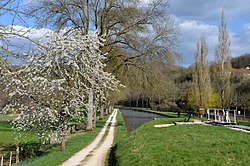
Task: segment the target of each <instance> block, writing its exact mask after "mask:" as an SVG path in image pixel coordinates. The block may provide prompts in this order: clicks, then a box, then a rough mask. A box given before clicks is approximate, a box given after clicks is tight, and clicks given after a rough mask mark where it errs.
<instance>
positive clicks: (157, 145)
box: [116, 118, 250, 166]
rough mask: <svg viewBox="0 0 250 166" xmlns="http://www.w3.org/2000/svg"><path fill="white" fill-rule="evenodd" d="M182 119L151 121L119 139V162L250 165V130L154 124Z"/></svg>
mask: <svg viewBox="0 0 250 166" xmlns="http://www.w3.org/2000/svg"><path fill="white" fill-rule="evenodd" d="M181 119H182V118H181ZM181 119H160V120H155V121H152V122H150V123H147V124H144V125H143V126H141V127H140V128H138V129H136V130H135V131H133V132H132V133H131V134H129V135H128V137H127V138H125V139H122V140H120V142H119V146H118V147H117V153H116V156H117V159H118V163H119V165H120V166H127V165H135V166H137V165H138V166H140V165H143V166H144V165H148V166H151V165H159V166H166V165H171V166H172V165H199V166H200V165H204V166H205V165H250V150H249V149H250V141H249V140H250V134H249V133H243V132H239V131H234V130H231V129H227V128H224V127H219V126H205V125H178V126H170V127H165V128H154V127H153V125H154V124H162V123H173V122H174V121H179V120H181Z"/></svg>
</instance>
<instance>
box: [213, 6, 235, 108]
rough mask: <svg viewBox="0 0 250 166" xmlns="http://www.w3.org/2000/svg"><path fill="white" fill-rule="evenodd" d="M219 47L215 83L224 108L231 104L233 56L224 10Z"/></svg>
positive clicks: (217, 49) (216, 56) (216, 53)
mask: <svg viewBox="0 0 250 166" xmlns="http://www.w3.org/2000/svg"><path fill="white" fill-rule="evenodd" d="M218 41H219V43H218V46H217V48H216V51H215V63H216V71H215V82H216V85H217V89H218V93H219V94H220V97H221V103H222V108H223V109H224V108H225V107H228V106H229V104H230V76H231V74H230V73H231V63H230V62H231V55H230V50H229V48H230V39H229V34H228V31H227V26H226V22H225V16H224V10H222V15H221V22H220V26H219V36H218Z"/></svg>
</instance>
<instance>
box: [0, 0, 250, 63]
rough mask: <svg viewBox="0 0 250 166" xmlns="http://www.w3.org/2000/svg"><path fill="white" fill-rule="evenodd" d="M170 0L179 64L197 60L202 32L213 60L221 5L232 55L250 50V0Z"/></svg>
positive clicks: (39, 33) (3, 20) (5, 18)
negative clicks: (177, 34)
mask: <svg viewBox="0 0 250 166" xmlns="http://www.w3.org/2000/svg"><path fill="white" fill-rule="evenodd" d="M26 1H27V0H26ZM144 1H150V0H144ZM17 3H20V4H23V3H24V0H15V2H14V4H13V6H15V5H16V4H17ZM169 3H170V8H169V9H168V13H169V14H170V15H171V17H172V18H173V19H174V20H175V23H176V25H177V26H178V27H179V31H180V34H181V37H180V43H179V46H178V48H177V51H178V52H180V53H181V54H182V56H183V61H182V62H179V63H178V64H180V65H182V66H189V65H191V64H193V63H194V54H195V51H196V43H197V41H198V40H199V38H200V37H202V36H204V37H205V38H206V41H207V45H208V49H209V50H208V61H209V62H211V61H213V60H214V53H215V48H216V46H217V44H218V25H219V23H220V17H221V11H222V8H224V13H225V18H226V22H227V29H228V31H229V34H230V41H231V46H230V51H231V55H232V57H236V56H240V55H242V54H245V53H250V0H169ZM26 21H28V23H29V24H30V25H32V24H34V22H33V21H32V20H26ZM11 23H12V19H11V16H6V15H4V16H1V17H0V24H1V25H9V24H11ZM15 25H22V22H21V21H18V20H17V19H16V21H15ZM45 31H46V30H45V29H39V30H36V31H33V33H32V34H30V35H31V36H34V38H39V37H42V36H43V35H44V33H45ZM15 41H16V42H17V43H18V42H20V41H18V40H15ZM26 42H27V41H26ZM24 43H25V41H24Z"/></svg>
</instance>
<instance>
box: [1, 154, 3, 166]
mask: <svg viewBox="0 0 250 166" xmlns="http://www.w3.org/2000/svg"><path fill="white" fill-rule="evenodd" d="M1 166H3V156H2V158H1Z"/></svg>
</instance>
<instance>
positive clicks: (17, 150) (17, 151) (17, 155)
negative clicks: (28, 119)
mask: <svg viewBox="0 0 250 166" xmlns="http://www.w3.org/2000/svg"><path fill="white" fill-rule="evenodd" d="M16 163H19V146H18V145H17V146H16Z"/></svg>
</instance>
